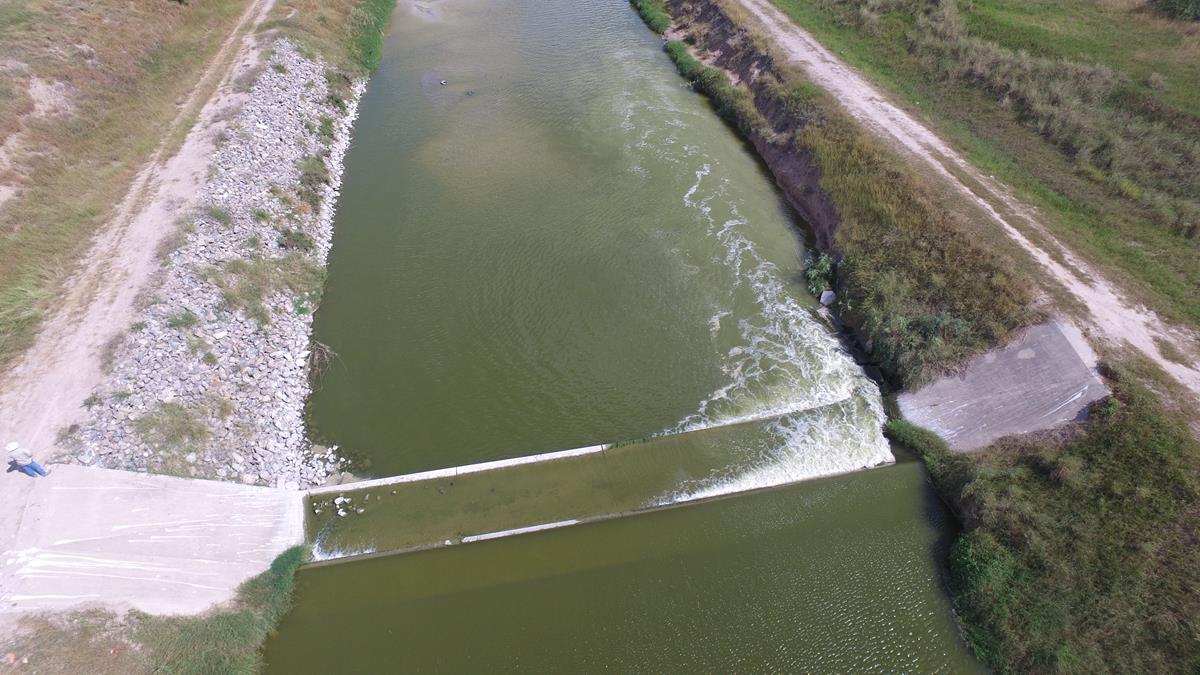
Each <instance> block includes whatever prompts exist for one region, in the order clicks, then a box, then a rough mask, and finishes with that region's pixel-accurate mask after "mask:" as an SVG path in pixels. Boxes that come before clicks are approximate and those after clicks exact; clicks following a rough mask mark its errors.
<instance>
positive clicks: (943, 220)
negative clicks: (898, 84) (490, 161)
mask: <svg viewBox="0 0 1200 675" xmlns="http://www.w3.org/2000/svg"><path fill="white" fill-rule="evenodd" d="M635 6H637V7H638V8H639V9H640V11H642V12H648V13H649V16H651V17H657V16H658V12H659V11H662V10H663V7H664V5H663V4H662V3H661V2H657V3H656V2H652V1H651V0H645V1H643V2H641V3H636V5H635ZM649 23H650V25H651V26H652V27H653V26H654V25H655V23H654V22H653V21H652V22H649ZM666 49H667V53H668V54H669V55H670V56H671V58H672V60H673V61H674V62H675V64H676V66H677V67H678V69H679V72H680V73H681V74H682V75H683V76H684V77H685V78H687V79H688V80H690V81H691V82H692V83H693V84H694V86H695V87H696V88H697V89H699V90H700V91H702V92H704V93H705V94H707V95H708V96H709V97H710V98H711V99H712V101H713V102H714V105H715V107H716V109H717V112H718V113H720V114H721V115H722V116H724V117H725V118H726V119H728V120H729V121H730V122H731V123H732V124H734V125H735V126H737V127H738V129H739V130H741V131H742V133H743V134H746V135H748V136H754V135H758V136H760V137H762V138H764V139H767V142H769V143H771V144H774V145H776V146H780V147H786V148H789V149H790V150H791V151H795V152H800V153H810V154H811V155H813V156H815V158H816V161H817V164H818V165H819V166H820V167H821V169H822V177H821V188H822V189H823V190H824V191H825V192H826V193H827V194H829V195H830V197H831V198H832V200H833V202H834V204H835V206H836V207H837V210H838V214H839V216H840V218H841V223H840V224H839V226H838V229H837V231H836V235H835V240H834V246H835V249H836V250H835V251H833V252H832V253H834V255H835V256H836V258H837V264H836V275H835V276H836V285H837V289H838V309H839V310H840V312H841V315H842V316H843V318H845V319H846V320H847V322H849V323H850V324H852V325H854V326H856V327H857V328H858V329H859V330H860V331H861V332H862V333H863V334H864V335H865V337H866V338H867V339H868V340H869V344H870V346H871V355H872V357H873V358H874V359H875V360H876V362H877V363H879V365H880V366H881V367H882V368H883V370H884V372H885V373H886V374H887V375H888V376H889V378H890V379H892V380H893V381H895V382H897V383H899V384H902V385H906V386H911V385H914V384H917V383H920V382H923V381H925V380H927V379H929V378H930V377H932V376H934V375H936V374H938V373H940V372H943V371H945V370H946V369H949V368H952V367H954V366H955V365H957V364H959V363H961V362H962V361H963V360H965V359H966V358H967V357H969V356H971V355H972V354H975V353H978V352H979V351H981V350H983V349H986V348H988V347H990V346H992V345H995V344H997V343H999V342H1001V341H1003V340H1004V339H1005V338H1006V336H1007V335H1008V334H1009V333H1010V332H1011V331H1013V330H1014V329H1015V328H1017V327H1019V326H1021V325H1023V324H1025V323H1027V322H1028V321H1030V320H1031V319H1032V318H1033V317H1034V316H1035V313H1034V312H1033V311H1031V310H1030V309H1029V302H1030V289H1029V286H1028V284H1027V283H1026V282H1024V281H1022V280H1021V279H1020V278H1019V277H1018V276H1017V275H1014V274H1012V264H1011V261H1010V260H1009V259H1008V258H1007V256H1005V255H1003V254H998V253H995V252H992V251H989V250H987V249H985V248H984V247H982V246H980V245H978V244H977V243H976V241H975V238H974V236H973V233H972V229H971V226H970V225H969V224H968V223H967V222H966V220H965V219H964V218H963V217H962V216H961V215H959V214H958V213H956V212H955V211H953V210H950V209H947V208H945V207H944V205H943V204H942V203H941V202H940V201H939V198H938V197H937V196H936V194H935V193H934V191H933V189H932V188H931V186H929V185H928V184H927V183H926V182H925V180H924V179H923V178H922V177H920V176H918V175H916V174H914V173H913V172H911V171H909V170H907V169H906V168H905V166H904V165H903V163H902V162H901V161H900V159H899V158H898V157H897V156H896V155H895V154H894V153H893V152H891V151H890V150H888V149H887V148H886V147H884V146H883V145H881V144H880V143H878V142H876V141H875V140H873V139H872V138H870V137H869V136H868V135H867V134H866V133H865V132H863V131H862V130H860V129H859V128H858V127H857V126H856V125H855V124H854V123H853V122H851V121H850V120H849V119H848V118H847V117H846V116H845V115H844V114H843V113H842V112H841V111H840V109H839V108H838V107H837V105H836V104H835V103H833V102H832V101H831V100H829V98H828V96H827V95H826V94H825V93H824V92H823V91H822V90H820V89H819V88H817V87H815V86H814V85H812V84H811V83H810V82H808V81H806V80H805V78H804V77H803V75H802V74H801V73H800V72H798V71H796V70H794V69H789V68H785V67H783V66H781V65H780V64H782V63H784V61H783V60H778V59H772V61H771V62H772V66H771V67H770V69H769V71H767V72H764V74H763V75H762V78H763V79H764V80H765V81H767V85H766V86H765V87H764V88H761V89H760V92H759V94H758V96H757V100H756V96H755V95H754V94H752V93H751V92H750V91H749V90H747V89H746V88H745V87H742V86H734V85H732V84H731V81H730V79H729V77H728V76H727V75H726V73H725V72H724V71H723V70H721V69H719V68H716V67H713V66H709V65H706V64H704V63H702V62H700V61H698V60H697V59H696V58H694V57H693V56H692V55H691V53H690V52H689V48H688V45H686V44H684V43H683V42H680V41H671V42H668V43H667V46H666ZM754 49H755V50H757V51H758V52H760V53H762V54H766V55H768V57H769V54H770V49H771V48H770V46H769V45H767V44H766V43H764V42H762V41H758V42H757V43H756V45H755V47H754ZM760 106H761V107H762V108H763V109H765V110H771V111H786V115H785V117H786V120H787V121H784V122H777V123H776V124H775V125H774V126H773V125H772V123H771V122H769V121H768V119H767V116H766V115H764V113H763V112H761V111H760V109H759V108H760ZM773 117H774V118H776V119H778V118H779V115H777V114H776V115H773ZM822 262H826V263H828V262H829V261H828V260H823V261H822ZM812 281H813V282H814V283H816V285H821V284H822V283H824V280H819V279H813V280H812Z"/></svg>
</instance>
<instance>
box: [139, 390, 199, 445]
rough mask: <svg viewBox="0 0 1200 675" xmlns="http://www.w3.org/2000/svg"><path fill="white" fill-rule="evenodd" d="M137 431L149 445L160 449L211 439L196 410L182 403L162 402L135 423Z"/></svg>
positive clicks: (195, 443)
mask: <svg viewBox="0 0 1200 675" xmlns="http://www.w3.org/2000/svg"><path fill="white" fill-rule="evenodd" d="M135 427H136V428H137V432H138V433H139V434H140V435H141V437H142V440H144V441H145V442H146V443H147V444H148V445H150V446H151V447H154V448H160V449H164V448H165V449H172V450H178V449H182V448H192V447H194V446H196V445H198V444H200V443H203V442H204V441H205V440H207V439H208V435H209V430H208V426H207V425H206V424H205V423H204V420H203V419H202V418H201V416H200V415H198V414H197V413H196V411H194V410H190V409H188V408H185V407H184V406H182V405H180V404H178V403H173V402H169V403H160V404H159V406H158V408H157V409H155V410H154V412H151V413H149V414H146V415H143V416H142V417H141V418H139V419H138V420H137V422H136V423H135Z"/></svg>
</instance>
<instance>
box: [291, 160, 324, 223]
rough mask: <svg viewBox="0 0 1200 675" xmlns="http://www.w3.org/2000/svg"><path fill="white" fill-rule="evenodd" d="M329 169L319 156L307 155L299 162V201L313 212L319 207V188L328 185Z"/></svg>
mask: <svg viewBox="0 0 1200 675" xmlns="http://www.w3.org/2000/svg"><path fill="white" fill-rule="evenodd" d="M329 180H330V177H329V167H328V166H326V165H325V160H324V159H323V158H321V157H320V156H319V155H308V156H307V157H305V158H304V159H302V160H300V187H299V188H298V189H297V195H298V196H299V197H300V201H302V202H304V203H305V204H308V205H309V206H310V207H312V208H313V209H314V210H316V209H318V208H320V206H321V188H323V187H324V186H326V185H328V184H329Z"/></svg>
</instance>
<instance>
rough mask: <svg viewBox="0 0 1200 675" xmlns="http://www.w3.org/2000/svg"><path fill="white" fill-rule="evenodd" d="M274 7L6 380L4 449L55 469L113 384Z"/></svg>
mask: <svg viewBox="0 0 1200 675" xmlns="http://www.w3.org/2000/svg"><path fill="white" fill-rule="evenodd" d="M273 4H274V0H252V1H251V2H248V3H247V6H246V9H245V11H244V12H243V13H242V15H241V17H240V18H239V20H238V22H237V25H236V27H235V28H234V30H233V32H232V33H230V35H229V36H228V37H227V38H226V39H225V41H224V42H223V43H222V45H221V47H220V48H219V49H218V50H217V53H216V54H215V55H214V56H213V58H212V60H211V61H210V62H209V64H208V66H207V68H206V69H205V71H204V73H203V74H202V75H201V77H200V79H199V80H198V81H197V84H196V86H195V88H194V89H193V90H192V92H191V94H190V95H189V97H188V99H187V101H186V102H185V103H184V104H183V105H182V106H181V107H180V109H179V113H178V115H177V116H176V118H175V119H174V120H173V121H172V123H171V127H170V129H169V131H168V133H167V134H166V136H165V137H164V140H163V142H162V144H161V145H160V146H159V148H158V149H157V150H156V151H155V153H154V155H152V156H151V158H150V160H149V162H148V163H147V164H146V166H145V167H143V168H142V170H141V171H140V172H138V174H137V176H136V178H135V179H134V182H133V184H132V185H131V187H130V190H129V192H128V193H127V194H126V196H125V197H124V199H123V200H122V201H121V203H120V204H119V205H118V206H117V209H116V211H115V215H114V217H113V218H112V219H111V220H110V221H109V222H108V223H107V224H106V225H105V226H104V227H103V228H102V229H101V230H100V231H99V232H98V233H97V235H96V237H95V240H94V241H93V243H92V246H91V248H90V250H89V252H88V254H87V255H86V257H85V258H84V259H83V260H82V261H81V262H80V264H79V269H78V271H77V272H76V273H75V274H74V275H73V276H72V278H71V279H70V280H69V281H68V282H67V285H66V288H65V289H64V290H63V292H62V293H61V294H60V296H59V298H58V303H59V304H58V305H57V306H56V307H55V308H54V311H53V313H52V314H51V315H50V317H49V318H48V320H47V321H46V322H45V324H44V325H43V326H42V329H41V331H40V333H39V334H38V337H37V339H36V341H35V342H34V344H33V346H32V347H30V349H29V350H28V351H27V352H26V353H25V354H24V355H23V356H22V357H21V358H20V359H19V360H18V362H17V363H16V365H15V366H14V367H13V368H12V369H11V370H10V371H9V372H8V373H5V374H4V376H3V379H0V439H3V441H2V442H3V443H7V442H8V441H9V440H15V441H19V442H20V443H22V444H23V445H25V446H27V447H30V448H32V449H33V450H34V451H35V453H36V454H38V455H39V456H41V457H42V458H44V459H45V458H48V457H49V456H50V455H51V454H53V450H52V448H53V446H54V443H55V438H56V436H57V434H58V433H59V431H61V430H63V429H65V428H67V427H68V426H70V425H71V424H73V423H76V422H77V421H79V420H81V419H82V418H83V417H84V410H83V407H82V406H83V402H84V400H85V399H86V398H87V397H88V396H89V395H90V394H91V392H92V391H93V389H95V387H96V386H97V385H98V384H99V383H100V382H101V380H102V378H103V376H104V371H103V367H104V364H103V360H104V358H105V356H104V354H105V352H106V346H107V345H109V343H110V342H111V341H113V340H117V339H120V336H121V335H123V334H124V333H125V332H126V331H127V330H128V328H129V324H130V321H132V318H133V316H134V309H135V303H136V302H137V300H138V294H139V292H140V291H141V290H142V289H143V288H144V287H145V286H146V285H147V283H148V282H149V281H150V280H151V279H152V278H153V276H154V274H155V273H156V272H157V271H158V270H159V269H160V262H159V255H158V250H159V247H160V245H161V244H162V242H163V241H164V240H166V239H167V238H168V237H170V236H171V235H172V234H174V233H175V232H177V231H178V227H179V226H178V222H179V220H180V219H181V218H183V217H184V216H185V215H186V214H187V213H188V210H189V209H191V208H194V206H195V204H194V199H195V195H196V194H197V193H198V192H199V190H200V187H201V185H202V184H203V181H204V179H205V174H206V172H207V171H208V167H209V157H210V156H211V155H212V151H213V147H214V142H215V137H216V136H217V134H218V133H219V132H220V130H221V128H222V126H223V124H222V122H221V120H222V118H223V117H225V115H223V113H224V112H225V111H226V110H228V109H229V108H230V107H233V106H236V105H238V103H239V98H240V97H241V96H244V94H238V93H236V92H234V91H232V89H233V88H232V87H231V86H230V83H231V81H232V79H233V78H234V76H235V74H237V73H240V72H241V71H242V70H243V69H247V68H251V67H253V66H254V64H256V63H257V60H258V48H257V46H256V45H257V41H256V40H255V39H254V32H255V29H256V28H257V27H258V25H259V24H260V23H261V22H262V21H263V19H264V18H265V17H266V15H267V13H268V12H269V11H270V9H271V7H272V6H273ZM193 116H195V117H193ZM193 119H195V121H196V123H195V124H194V125H193V126H192V127H191V129H190V131H188V125H189V124H190V123H191V121H192V120H193ZM184 131H188V133H187V136H186V137H185V139H184V141H183V144H182V145H181V146H179V148H178V151H177V152H174V153H172V150H174V149H175V147H174V146H175V142H173V141H172V139H178V138H179V135H180V134H181V133H182V132H184Z"/></svg>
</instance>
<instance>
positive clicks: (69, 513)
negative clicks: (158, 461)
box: [0, 466, 304, 614]
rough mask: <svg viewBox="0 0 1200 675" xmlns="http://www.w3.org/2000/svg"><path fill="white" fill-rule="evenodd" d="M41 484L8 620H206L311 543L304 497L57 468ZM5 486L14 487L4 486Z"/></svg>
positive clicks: (10, 587) (9, 575)
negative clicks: (200, 616)
mask: <svg viewBox="0 0 1200 675" xmlns="http://www.w3.org/2000/svg"><path fill="white" fill-rule="evenodd" d="M20 479H22V480H28V481H30V482H31V483H32V487H31V488H30V489H29V492H28V497H27V500H26V503H25V506H24V511H23V512H22V513H21V514H13V513H10V514H6V516H5V517H7V518H13V519H14V520H17V519H18V516H19V522H20V526H19V529H18V530H17V532H16V537H15V542H14V544H13V546H12V548H11V549H9V550H6V551H4V553H3V560H2V561H0V563H2V567H0V611H3V612H6V613H8V612H28V611H37V610H56V609H65V608H67V607H71V606H74V605H78V604H80V603H87V602H92V601H94V602H103V603H104V604H106V605H109V606H114V605H115V606H128V607H134V608H137V609H140V610H143V611H146V612H151V613H158V614H175V613H191V612H200V611H203V610H205V609H207V608H208V607H211V606H212V605H214V604H216V603H219V602H223V601H225V600H229V599H231V598H232V597H233V595H234V593H235V591H236V590H237V587H238V585H239V584H241V583H242V582H243V581H245V580H246V579H249V578H250V577H252V576H254V575H256V574H259V573H260V572H262V571H263V570H265V569H266V568H267V567H268V565H269V564H270V562H271V560H273V559H274V558H275V556H277V555H278V554H279V553H281V552H282V551H284V550H285V549H287V548H288V547H290V546H294V545H296V544H300V543H302V541H303V540H304V516H303V513H302V503H303V502H302V499H303V496H302V493H300V492H292V491H284V490H275V489H271V488H262V487H254V486H247V485H237V484H233V483H221V482H216V481H205V480H190V479H183V478H173V477H171V476H156V475H148V474H138V473H130V472H125V471H110V470H107V469H95V468H88V467H80V466H56V467H54V469H53V472H52V473H51V475H50V476H49V477H48V478H41V479H37V480H34V479H28V478H26V477H25V476H20ZM5 484H6V486H11V485H13V483H12V482H11V481H10V480H6V481H5Z"/></svg>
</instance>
